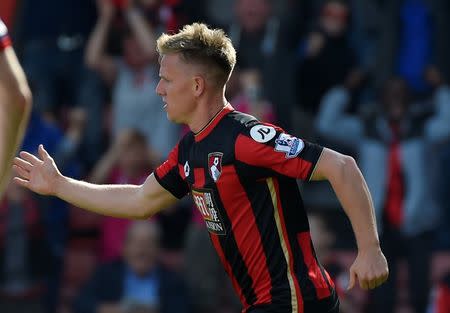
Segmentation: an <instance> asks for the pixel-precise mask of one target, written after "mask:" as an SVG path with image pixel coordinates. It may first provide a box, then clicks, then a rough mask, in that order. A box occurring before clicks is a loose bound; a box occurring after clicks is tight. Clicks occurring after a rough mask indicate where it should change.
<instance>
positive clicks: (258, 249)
mask: <svg viewBox="0 0 450 313" xmlns="http://www.w3.org/2000/svg"><path fill="white" fill-rule="evenodd" d="M230 182H233V185H234V186H233V188H230V187H229V183H230ZM216 186H217V190H218V192H219V195H220V199H221V200H222V203H223V205H224V207H225V208H233V207H234V208H239V210H237V209H233V210H227V212H226V214H227V215H228V217H229V219H230V221H231V223H232V224H231V227H232V233H233V235H234V237H235V238H236V244H237V246H238V249H239V252H240V254H241V255H242V259H243V261H244V263H245V266H246V267H247V269H248V274H249V275H250V277H251V278H252V281H253V286H252V287H253V290H254V291H255V294H256V303H258V304H260V303H270V302H271V300H272V297H271V294H270V291H271V289H272V281H271V276H270V273H269V270H268V266H267V259H266V254H265V251H264V248H263V244H262V242H261V233H260V232H259V229H258V226H257V224H256V220H255V215H254V213H253V209H252V204H251V203H250V201H249V199H248V197H247V193H246V191H245V189H244V187H243V186H242V184H241V183H240V180H239V177H238V174H237V173H236V169H235V167H234V166H224V167H223V168H222V177H221V179H219V180H218V181H217V182H216ZM236 201H238V202H236Z"/></svg>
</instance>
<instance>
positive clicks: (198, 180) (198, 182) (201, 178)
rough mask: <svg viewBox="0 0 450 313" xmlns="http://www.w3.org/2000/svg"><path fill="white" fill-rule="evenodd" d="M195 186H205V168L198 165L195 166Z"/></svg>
mask: <svg viewBox="0 0 450 313" xmlns="http://www.w3.org/2000/svg"><path fill="white" fill-rule="evenodd" d="M194 179H195V181H194V184H193V185H194V187H197V188H203V186H205V169H204V168H201V167H198V168H194Z"/></svg>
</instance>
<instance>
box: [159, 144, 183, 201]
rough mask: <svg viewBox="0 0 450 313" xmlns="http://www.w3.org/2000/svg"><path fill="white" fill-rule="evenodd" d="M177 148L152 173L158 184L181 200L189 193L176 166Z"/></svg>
mask: <svg viewBox="0 0 450 313" xmlns="http://www.w3.org/2000/svg"><path fill="white" fill-rule="evenodd" d="M178 146H179V145H177V146H175V148H173V150H172V151H171V152H170V153H169V157H168V158H167V160H166V161H165V162H164V163H162V164H161V165H160V166H159V167H158V168H157V169H156V170H155V172H154V175H155V178H156V180H157V181H158V183H159V184H160V185H161V186H162V187H163V188H164V189H166V190H167V191H169V192H170V193H171V194H173V195H174V196H175V197H176V198H178V199H181V198H183V197H184V196H185V195H186V194H188V193H189V187H188V185H187V183H186V182H185V181H184V180H183V178H182V177H181V176H180V171H179V165H178Z"/></svg>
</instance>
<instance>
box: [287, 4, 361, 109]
mask: <svg viewBox="0 0 450 313" xmlns="http://www.w3.org/2000/svg"><path fill="white" fill-rule="evenodd" d="M349 15H350V8H349V7H348V5H347V4H346V3H345V2H343V1H340V0H328V1H326V2H325V4H324V5H323V7H322V9H321V11H320V12H319V17H318V20H317V25H316V26H315V28H314V30H312V31H311V32H310V33H309V34H308V35H307V36H306V39H305V40H304V41H303V42H301V44H300V46H299V49H298V54H297V57H298V59H299V63H298V69H297V77H296V87H297V88H296V90H297V91H298V95H297V96H298V101H297V102H298V103H299V105H300V108H301V111H302V112H305V113H307V114H308V115H309V116H311V115H312V116H314V115H315V114H316V112H317V111H318V109H319V104H320V101H321V99H322V96H323V95H324V94H325V92H326V91H327V90H328V89H330V88H331V87H333V86H335V85H337V84H341V83H343V82H344V80H345V79H346V77H347V76H348V75H349V74H350V72H351V71H352V70H355V69H356V67H357V66H358V65H357V64H356V61H355V59H356V55H355V52H354V51H353V49H352V48H351V46H350V43H349V40H348V36H347V31H348V23H349Z"/></svg>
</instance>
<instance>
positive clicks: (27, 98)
mask: <svg viewBox="0 0 450 313" xmlns="http://www.w3.org/2000/svg"><path fill="white" fill-rule="evenodd" d="M13 97H14V99H15V100H14V101H15V103H16V108H17V109H18V110H19V111H20V113H21V115H22V116H28V113H29V112H30V111H31V105H32V101H33V97H32V94H31V91H30V88H29V87H28V83H26V82H24V83H22V84H21V86H18V87H17V89H16V91H14V92H13Z"/></svg>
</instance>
